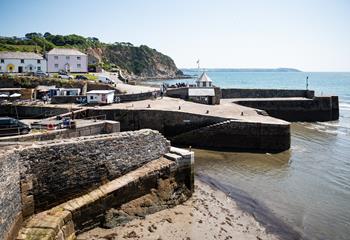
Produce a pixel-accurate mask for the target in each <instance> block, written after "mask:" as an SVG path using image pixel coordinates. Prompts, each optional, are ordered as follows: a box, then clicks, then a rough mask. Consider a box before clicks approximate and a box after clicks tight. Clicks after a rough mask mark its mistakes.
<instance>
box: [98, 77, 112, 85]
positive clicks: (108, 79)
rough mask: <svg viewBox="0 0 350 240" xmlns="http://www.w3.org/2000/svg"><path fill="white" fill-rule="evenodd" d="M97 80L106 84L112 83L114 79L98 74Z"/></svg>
mask: <svg viewBox="0 0 350 240" xmlns="http://www.w3.org/2000/svg"><path fill="white" fill-rule="evenodd" d="M98 81H99V82H100V83H107V84H113V83H114V81H112V80H111V79H110V78H108V77H106V76H99V77H98Z"/></svg>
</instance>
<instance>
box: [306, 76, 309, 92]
mask: <svg viewBox="0 0 350 240" xmlns="http://www.w3.org/2000/svg"><path fill="white" fill-rule="evenodd" d="M306 90H309V76H306Z"/></svg>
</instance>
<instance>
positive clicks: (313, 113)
mask: <svg viewBox="0 0 350 240" xmlns="http://www.w3.org/2000/svg"><path fill="white" fill-rule="evenodd" d="M235 103H237V104H240V105H243V106H246V107H251V108H258V109H261V110H265V111H266V112H267V113H268V114H269V115H270V116H272V117H276V118H280V119H283V120H286V121H291V122H296V121H302V122H316V121H334V120H338V119H339V100H338V97H337V96H331V97H314V98H313V99H291V100H288V99H276V100H271V99H269V100H263V99H255V100H247V101H244V100H239V101H235Z"/></svg>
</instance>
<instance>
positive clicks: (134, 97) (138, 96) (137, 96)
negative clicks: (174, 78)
mask: <svg viewBox="0 0 350 240" xmlns="http://www.w3.org/2000/svg"><path fill="white" fill-rule="evenodd" d="M154 92H155V93H156V94H157V96H159V95H160V91H154ZM153 96H154V95H153V92H145V93H133V94H117V95H116V97H119V99H120V102H132V101H141V100H146V99H151V98H153Z"/></svg>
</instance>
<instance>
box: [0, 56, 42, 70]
mask: <svg viewBox="0 0 350 240" xmlns="http://www.w3.org/2000/svg"><path fill="white" fill-rule="evenodd" d="M37 71H42V72H46V59H44V58H43V56H41V55H39V54H37V53H33V52H0V72H1V73H34V72H37Z"/></svg>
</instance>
